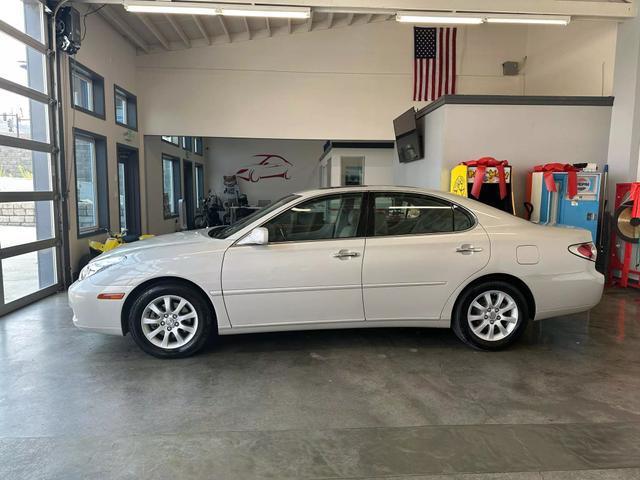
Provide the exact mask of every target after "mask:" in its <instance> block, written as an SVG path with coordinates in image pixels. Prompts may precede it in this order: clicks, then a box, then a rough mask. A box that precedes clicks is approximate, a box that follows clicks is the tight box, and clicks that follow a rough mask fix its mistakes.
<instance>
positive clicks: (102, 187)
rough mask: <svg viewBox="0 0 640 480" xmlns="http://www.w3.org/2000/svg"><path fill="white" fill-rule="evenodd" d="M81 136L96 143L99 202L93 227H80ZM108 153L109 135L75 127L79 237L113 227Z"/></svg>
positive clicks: (74, 144)
mask: <svg viewBox="0 0 640 480" xmlns="http://www.w3.org/2000/svg"><path fill="white" fill-rule="evenodd" d="M79 136H80V137H85V138H90V139H91V140H93V142H94V145H95V149H94V150H95V156H96V159H95V166H96V168H95V177H96V181H97V182H96V183H97V184H96V185H95V186H94V190H95V192H96V199H97V203H98V204H97V206H96V219H97V226H96V227H92V228H91V229H81V228H80V215H79V209H78V157H77V152H76V138H77V137H79ZM107 154H108V153H107V137H105V136H103V135H100V134H97V133H93V132H90V131H88V130H82V129H79V128H74V129H73V177H74V188H75V209H76V212H75V214H76V234H77V238H86V237H93V236H95V235H98V234H100V233H102V232H104V231H105V230H109V229H110V228H111V224H110V214H109V160H108V158H107ZM101 182H104V184H101Z"/></svg>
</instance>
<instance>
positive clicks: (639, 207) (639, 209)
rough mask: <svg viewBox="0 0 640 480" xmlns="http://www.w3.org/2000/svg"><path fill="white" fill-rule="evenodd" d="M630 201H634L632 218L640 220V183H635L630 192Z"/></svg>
mask: <svg viewBox="0 0 640 480" xmlns="http://www.w3.org/2000/svg"><path fill="white" fill-rule="evenodd" d="M629 200H632V201H633V207H632V209H631V218H640V182H633V183H632V184H631V190H629Z"/></svg>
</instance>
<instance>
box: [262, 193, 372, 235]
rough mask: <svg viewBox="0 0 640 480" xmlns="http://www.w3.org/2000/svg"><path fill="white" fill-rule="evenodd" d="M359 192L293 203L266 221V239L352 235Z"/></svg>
mask: <svg viewBox="0 0 640 480" xmlns="http://www.w3.org/2000/svg"><path fill="white" fill-rule="evenodd" d="M361 205H362V195H361V194H349V195H332V196H328V197H324V198H321V199H313V200H309V201H307V202H304V203H301V204H300V205H296V206H295V207H292V208H291V209H289V210H287V211H286V212H284V213H282V214H281V215H278V216H277V217H276V218H275V219H273V220H270V221H269V222H268V223H267V224H266V225H264V227H266V228H267V229H268V230H269V241H270V242H300V241H308V240H327V239H332V238H352V237H355V236H357V234H358V224H359V222H360V210H361Z"/></svg>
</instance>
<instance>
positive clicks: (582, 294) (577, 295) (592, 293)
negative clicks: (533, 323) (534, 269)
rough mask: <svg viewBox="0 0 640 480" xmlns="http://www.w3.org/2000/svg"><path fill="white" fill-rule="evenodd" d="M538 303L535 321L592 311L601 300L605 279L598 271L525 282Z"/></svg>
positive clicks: (534, 278)
mask: <svg viewBox="0 0 640 480" xmlns="http://www.w3.org/2000/svg"><path fill="white" fill-rule="evenodd" d="M526 282H527V284H528V285H529V287H530V288H531V291H532V293H533V296H534V298H535V302H536V316H535V319H536V320H542V319H544V318H550V317H556V316H559V315H569V314H572V313H579V312H585V311H587V310H591V309H592V308H593V307H595V306H596V305H597V304H598V303H600V299H601V298H602V292H603V289H604V275H602V274H601V273H599V272H597V271H596V270H595V268H593V269H590V270H587V271H584V272H577V273H567V274H561V275H541V276H534V277H529V278H527V279H526Z"/></svg>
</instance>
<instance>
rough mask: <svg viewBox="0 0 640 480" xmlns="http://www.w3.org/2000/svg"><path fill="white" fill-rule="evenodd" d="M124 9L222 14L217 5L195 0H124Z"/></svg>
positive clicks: (131, 10)
mask: <svg viewBox="0 0 640 480" xmlns="http://www.w3.org/2000/svg"><path fill="white" fill-rule="evenodd" d="M124 9H125V10H126V11H127V12H133V13H174V14H183V15H220V9H219V8H218V6H217V5H207V4H206V3H195V2H167V1H158V2H155V1H143V0H141V1H135V0H127V1H125V2H124Z"/></svg>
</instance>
